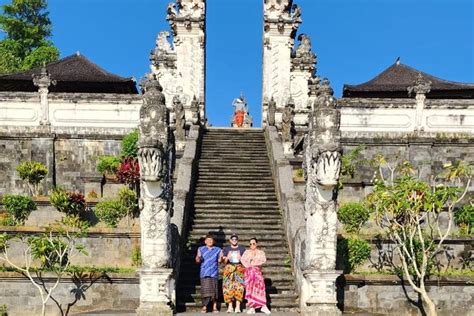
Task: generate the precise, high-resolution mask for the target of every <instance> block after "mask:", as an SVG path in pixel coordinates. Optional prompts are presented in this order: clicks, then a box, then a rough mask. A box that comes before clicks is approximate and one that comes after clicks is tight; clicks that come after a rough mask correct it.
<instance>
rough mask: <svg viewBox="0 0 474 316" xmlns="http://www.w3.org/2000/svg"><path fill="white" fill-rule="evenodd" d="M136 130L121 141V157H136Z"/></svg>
mask: <svg viewBox="0 0 474 316" xmlns="http://www.w3.org/2000/svg"><path fill="white" fill-rule="evenodd" d="M137 143H138V130H134V131H133V132H130V133H128V134H127V135H125V136H124V138H123V139H122V146H121V147H122V152H121V155H122V157H136V156H137V152H138V145H137Z"/></svg>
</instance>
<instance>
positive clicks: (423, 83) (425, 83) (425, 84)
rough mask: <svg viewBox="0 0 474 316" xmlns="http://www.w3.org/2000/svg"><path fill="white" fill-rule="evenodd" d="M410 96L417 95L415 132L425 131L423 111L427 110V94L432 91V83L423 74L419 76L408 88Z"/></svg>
mask: <svg viewBox="0 0 474 316" xmlns="http://www.w3.org/2000/svg"><path fill="white" fill-rule="evenodd" d="M407 90H408V96H411V95H412V94H413V93H415V94H416V96H415V99H416V113H415V131H423V130H424V129H425V122H423V110H424V108H425V100H426V94H427V93H429V92H430V91H431V81H429V80H426V79H425V78H423V75H422V74H421V73H419V74H418V77H417V78H416V80H415V82H414V83H413V85H412V86H410V87H408V88H407Z"/></svg>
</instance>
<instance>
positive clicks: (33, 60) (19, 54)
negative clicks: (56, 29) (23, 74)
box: [0, 0, 59, 73]
mask: <svg viewBox="0 0 474 316" xmlns="http://www.w3.org/2000/svg"><path fill="white" fill-rule="evenodd" d="M46 7H47V2H46V0H12V2H11V4H5V5H3V6H2V10H3V13H2V14H1V15H0V29H1V30H2V31H3V33H4V34H5V37H4V39H2V40H1V41H0V73H11V72H17V71H20V70H28V69H31V68H34V67H38V66H41V65H42V64H43V63H50V62H52V61H55V60H57V59H58V58H59V50H58V49H57V48H56V47H54V45H53V43H52V42H51V41H49V40H48V38H49V37H50V36H51V20H50V19H49V17H48V15H49V12H47V11H46Z"/></svg>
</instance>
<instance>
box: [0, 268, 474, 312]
mask: <svg viewBox="0 0 474 316" xmlns="http://www.w3.org/2000/svg"><path fill="white" fill-rule="evenodd" d="M91 280H94V277H92V278H89V277H87V276H86V277H85V278H83V279H82V282H80V281H78V280H75V282H71V280H70V278H69V277H68V278H65V279H64V280H63V281H62V282H61V283H60V284H59V286H58V288H57V290H56V291H55V292H54V293H55V294H54V297H55V299H57V300H58V301H59V302H60V303H61V304H62V306H63V307H65V306H66V305H67V304H68V303H72V302H74V293H77V294H81V293H82V294H83V296H80V295H78V296H79V297H80V298H79V300H78V301H77V302H76V303H75V304H74V305H73V306H72V307H71V310H70V312H71V314H76V313H81V312H92V311H95V312H100V311H104V310H108V311H109V313H110V312H115V313H116V314H120V312H121V311H122V312H126V311H127V312H133V311H134V310H135V309H136V308H137V307H138V304H139V284H138V282H139V279H138V277H137V275H136V274H134V273H128V274H118V273H110V274H108V275H107V278H102V279H99V280H97V281H95V282H91ZM49 281H50V282H51V281H52V279H49ZM428 288H429V293H430V295H431V297H432V298H433V299H434V301H435V303H436V304H437V306H438V315H440V316H448V315H456V316H458V315H459V316H461V315H472V314H473V313H474V307H473V306H474V285H473V284H472V283H471V282H469V279H466V278H444V279H441V280H432V281H429V282H428ZM80 289H82V290H83V292H82V291H80ZM78 290H79V291H78ZM338 290H339V292H338V302H339V304H338V305H339V306H340V308H343V310H344V311H345V312H347V313H351V312H361V313H364V312H365V313H375V314H383V315H419V314H420V312H419V309H418V308H417V307H416V306H414V305H413V304H411V303H410V302H409V301H408V300H407V296H406V295H408V296H409V297H410V298H411V299H414V300H416V295H415V294H414V293H413V291H412V290H411V289H410V288H409V286H405V290H406V294H405V291H404V288H403V287H402V285H401V282H400V280H399V279H398V278H396V277H393V276H365V277H364V276H358V275H346V276H344V277H341V278H340V279H339V280H338ZM0 297H1V303H2V304H6V305H7V307H8V312H9V315H11V316H17V315H21V316H29V315H38V314H39V313H40V311H41V299H40V298H39V295H38V292H37V290H36V289H35V288H34V287H33V285H31V283H29V281H28V280H27V279H25V278H24V277H23V276H20V275H18V274H16V273H11V272H10V273H5V272H4V273H0ZM270 308H271V304H270ZM46 314H47V315H60V313H59V309H58V308H57V307H56V306H55V304H54V303H53V302H52V301H50V302H49V303H48V305H47V313H46Z"/></svg>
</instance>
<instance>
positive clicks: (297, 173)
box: [296, 168, 304, 178]
mask: <svg viewBox="0 0 474 316" xmlns="http://www.w3.org/2000/svg"><path fill="white" fill-rule="evenodd" d="M296 176H297V177H299V178H303V177H304V170H303V168H298V169H296Z"/></svg>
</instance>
